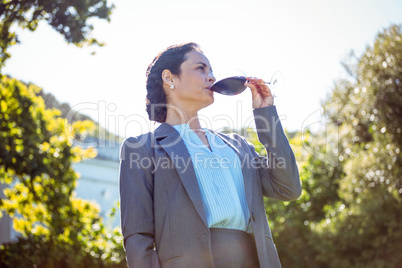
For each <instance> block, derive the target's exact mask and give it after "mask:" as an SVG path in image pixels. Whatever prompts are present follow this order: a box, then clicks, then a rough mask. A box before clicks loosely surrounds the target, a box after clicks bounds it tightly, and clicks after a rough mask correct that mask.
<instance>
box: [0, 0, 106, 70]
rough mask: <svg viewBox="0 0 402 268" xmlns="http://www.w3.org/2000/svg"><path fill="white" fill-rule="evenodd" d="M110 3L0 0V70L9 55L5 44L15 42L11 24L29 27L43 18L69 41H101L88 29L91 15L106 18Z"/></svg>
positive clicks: (80, 43) (34, 26) (84, 0)
mask: <svg viewBox="0 0 402 268" xmlns="http://www.w3.org/2000/svg"><path fill="white" fill-rule="evenodd" d="M112 9H113V5H111V6H108V4H107V0H69V1H67V0H57V1H56V0H3V1H2V3H0V70H1V68H2V67H3V66H4V62H5V61H6V60H7V59H8V58H9V57H10V54H9V53H8V52H7V50H8V48H9V47H10V46H12V45H15V44H16V43H18V42H19V40H18V36H17V34H16V32H15V31H14V30H13V28H12V26H13V25H18V26H19V27H21V28H23V29H28V30H30V31H34V30H36V27H37V26H38V23H39V21H41V20H45V21H47V22H48V23H49V25H50V26H51V27H52V28H53V29H55V30H56V31H58V32H59V33H60V34H62V35H63V36H64V37H65V39H66V41H67V42H69V43H73V44H76V45H78V46H82V45H86V44H87V45H92V44H97V45H102V43H100V42H99V41H98V40H97V39H95V38H92V37H91V36H90V33H91V31H92V29H93V26H92V24H90V23H89V21H90V20H91V19H92V18H99V19H105V20H107V21H109V20H110V14H111V11H112Z"/></svg>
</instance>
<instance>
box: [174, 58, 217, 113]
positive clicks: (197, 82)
mask: <svg viewBox="0 0 402 268" xmlns="http://www.w3.org/2000/svg"><path fill="white" fill-rule="evenodd" d="M186 57H187V59H186V60H185V61H184V62H183V63H182V64H181V66H180V69H181V74H180V75H178V76H173V84H174V86H175V88H174V89H173V90H169V94H168V95H170V96H169V97H170V99H171V100H172V103H171V104H173V105H174V104H178V105H180V106H181V108H185V107H188V108H189V109H198V110H199V109H202V108H205V107H207V106H208V105H210V104H212V103H213V102H214V95H213V91H211V86H212V84H213V83H214V82H215V80H216V79H215V77H214V76H213V74H212V68H211V65H210V63H209V60H208V58H207V57H205V55H204V54H202V53H200V52H198V51H191V52H189V53H187V54H186ZM183 106H184V107H183Z"/></svg>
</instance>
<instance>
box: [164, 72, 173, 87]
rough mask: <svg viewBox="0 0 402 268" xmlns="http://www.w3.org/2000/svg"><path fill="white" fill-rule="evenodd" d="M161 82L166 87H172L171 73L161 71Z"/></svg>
mask: <svg viewBox="0 0 402 268" xmlns="http://www.w3.org/2000/svg"><path fill="white" fill-rule="evenodd" d="M162 80H163V82H164V84H166V85H167V86H168V87H170V86H171V85H173V74H172V72H171V71H169V70H168V69H165V70H163V72H162Z"/></svg>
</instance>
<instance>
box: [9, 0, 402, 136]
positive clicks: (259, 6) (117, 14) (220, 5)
mask: <svg viewBox="0 0 402 268" xmlns="http://www.w3.org/2000/svg"><path fill="white" fill-rule="evenodd" d="M113 3H114V4H115V6H116V8H115V10H114V12H113V14H112V17H111V22H110V23H107V22H103V21H98V20H93V21H92V22H93V24H94V27H95V30H94V31H93V36H94V37H96V38H98V39H99V40H100V41H103V42H105V43H106V46H104V47H101V48H98V47H89V48H77V47H75V46H74V45H71V44H67V43H66V42H65V41H64V39H63V37H62V36H60V35H59V34H58V33H56V32H55V31H54V30H52V29H51V28H50V27H49V26H48V25H47V24H46V23H41V24H40V25H39V27H38V29H37V30H36V31H35V32H33V33H31V32H29V31H25V30H18V33H19V38H20V40H21V44H20V45H17V46H14V47H12V48H11V49H10V52H11V55H12V57H11V59H10V60H8V62H7V63H6V67H5V68H4V69H3V73H6V74H9V75H11V76H13V77H15V78H18V79H21V80H23V81H25V82H33V83H35V84H37V85H38V86H40V87H42V88H43V89H44V91H45V92H50V93H52V94H54V95H55V96H56V98H57V99H58V100H59V101H61V102H67V103H69V104H70V105H71V106H73V107H74V108H75V109H76V110H80V111H81V112H82V113H85V114H88V115H90V116H91V117H92V118H93V119H95V120H97V121H99V122H100V123H101V124H102V125H103V126H104V127H106V128H107V129H109V130H110V131H112V132H114V133H116V134H118V135H120V136H122V137H127V136H133V135H138V134H141V133H144V132H147V131H149V130H152V129H153V128H154V127H155V125H154V124H153V123H149V122H148V120H147V115H146V113H145V94H146V92H145V70H146V68H147V66H148V64H149V63H150V62H151V61H152V59H153V58H154V57H155V55H156V54H157V53H158V52H159V51H161V50H163V49H164V48H166V47H167V46H169V45H172V44H177V43H183V42H189V41H193V42H197V43H199V44H200V45H201V48H202V49H203V51H204V53H205V54H206V56H207V57H208V58H209V60H210V62H211V64H212V67H213V69H214V72H215V73H216V75H219V74H222V73H223V74H228V73H229V71H230V70H235V69H241V70H242V71H243V72H245V73H246V74H247V75H252V76H260V77H262V78H264V79H267V80H269V79H270V77H271V75H272V74H273V73H274V72H275V71H281V72H282V73H283V75H284V77H285V90H284V93H283V94H282V95H281V96H279V97H278V98H277V99H276V103H275V104H276V106H277V109H278V112H279V114H280V116H281V120H282V124H283V125H284V127H285V128H287V129H288V130H292V131H293V130H303V129H304V128H305V127H306V125H308V123H307V122H309V120H310V121H311V119H312V117H314V118H315V119H313V120H312V122H314V120H316V121H317V120H320V119H319V116H318V117H317V115H319V111H320V108H321V101H322V100H323V99H325V97H326V95H327V94H328V93H329V92H330V91H331V88H332V86H333V82H334V80H336V79H338V78H340V77H344V76H345V74H344V72H343V70H342V67H341V65H340V61H341V60H343V59H344V58H345V56H346V55H347V54H348V52H349V51H350V50H352V49H353V50H354V51H355V52H356V54H357V55H361V53H363V51H364V49H365V48H366V47H367V46H368V45H369V44H370V43H371V42H373V40H374V39H375V36H376V34H377V33H378V32H379V31H380V30H381V29H383V28H384V27H388V26H389V25H390V24H391V23H401V22H402V16H401V14H402V1H397V0H385V1H379V0H378V1H374V0H365V1H364V0H349V1H347V0H340V1H339V0H338V1H328V0H326V1H318V0H311V1H307V0H288V1H271V0H266V1H258V0H248V1H239V0H232V1H212V0H207V1H179V0H172V1H152V0H151V1H141V2H140V1H132V0H115V1H113ZM91 52H96V53H95V55H91ZM235 74H238V73H235ZM200 117H201V120H202V122H203V125H204V126H205V127H209V128H212V129H215V130H219V129H221V128H222V127H224V126H228V127H233V128H240V127H244V126H252V125H253V123H252V121H253V120H252V109H251V94H250V93H249V92H248V91H247V92H244V93H242V94H240V95H238V96H236V97H227V96H219V95H218V94H215V103H214V104H212V105H211V106H210V107H208V108H206V109H204V110H202V111H200ZM317 118H318V119H317Z"/></svg>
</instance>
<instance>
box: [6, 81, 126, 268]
mask: <svg viewBox="0 0 402 268" xmlns="http://www.w3.org/2000/svg"><path fill="white" fill-rule="evenodd" d="M39 91H40V89H39V88H38V87H36V86H34V85H32V84H31V85H28V86H27V85H25V84H23V83H22V82H20V81H18V80H16V79H12V78H9V77H2V78H1V83H0V93H1V94H0V106H1V113H0V131H1V132H0V133H1V135H0V148H2V149H1V150H0V182H1V183H3V184H6V185H8V186H9V187H8V188H6V189H5V190H4V194H5V198H4V199H1V202H0V209H2V210H4V211H6V212H7V213H8V214H9V215H10V216H11V217H12V218H13V225H14V229H15V230H16V231H17V232H19V233H21V234H22V236H23V238H20V240H19V241H18V242H17V243H16V244H14V243H12V244H9V245H5V246H2V248H1V251H0V261H1V264H2V267H3V265H4V267H15V266H16V265H17V264H21V266H19V265H17V266H19V267H25V266H32V265H39V266H41V267H42V266H44V267H59V266H61V267H83V266H88V265H89V264H93V265H96V266H99V265H101V264H102V265H104V264H107V263H111V264H113V263H115V264H116V263H121V262H124V261H123V256H124V253H123V250H122V246H121V236H120V235H119V234H118V232H117V230H114V231H109V230H107V228H106V227H105V226H104V224H103V222H102V218H101V217H100V216H99V208H98V207H97V205H96V204H93V203H91V202H88V201H85V200H82V199H79V198H75V197H74V189H75V186H76V181H77V179H78V176H77V174H76V173H75V171H74V170H73V168H72V163H73V162H77V161H80V160H82V159H85V158H91V157H94V156H95V155H96V151H95V150H94V149H93V148H87V149H82V148H79V147H75V146H72V143H71V141H72V140H73V138H74V137H75V136H80V134H81V133H83V132H91V128H92V127H93V123H92V122H91V121H77V122H75V123H73V124H69V123H68V122H67V120H66V119H64V118H61V117H59V114H60V112H59V111H58V110H56V109H52V110H50V109H46V108H45V105H44V101H43V99H42V98H41V97H39V96H38V94H37V93H38V92H39ZM21 251H23V252H24V253H23V254H26V256H25V258H23V259H21V254H22V252H21ZM30 251H33V252H37V253H38V254H39V255H37V254H32V255H30V254H31V253H32V252H30ZM40 254H43V255H40ZM27 264H29V265H27Z"/></svg>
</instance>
